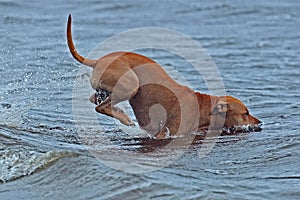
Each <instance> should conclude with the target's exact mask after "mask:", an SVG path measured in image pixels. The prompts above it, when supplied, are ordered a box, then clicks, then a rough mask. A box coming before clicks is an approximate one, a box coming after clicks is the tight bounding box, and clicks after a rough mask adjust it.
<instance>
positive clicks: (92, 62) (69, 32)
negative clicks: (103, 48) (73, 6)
mask: <svg viewBox="0 0 300 200" xmlns="http://www.w3.org/2000/svg"><path fill="white" fill-rule="evenodd" d="M71 24H72V17H71V14H70V15H69V18H68V24H67V40H68V47H69V50H70V53H71V54H72V56H73V57H74V58H75V59H76V60H77V61H78V62H80V63H82V64H84V65H87V66H90V67H92V68H94V67H95V65H96V60H90V59H87V58H84V57H82V56H81V55H80V54H78V53H77V51H76V48H75V45H74V43H73V39H72V30H71Z"/></svg>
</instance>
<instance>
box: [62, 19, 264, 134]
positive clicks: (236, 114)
mask: <svg viewBox="0 0 300 200" xmlns="http://www.w3.org/2000/svg"><path fill="white" fill-rule="evenodd" d="M67 40H68V46H69V49H70V52H71V54H72V56H73V57H74V58H75V59H76V60H77V61H79V62H80V63H82V64H85V65H87V66H90V67H92V68H93V73H92V76H91V85H92V87H93V88H94V89H95V90H96V93H95V94H93V95H92V96H91V97H90V101H91V102H92V103H94V104H96V111H97V112H99V113H102V114H105V115H108V116H111V117H114V118H116V119H118V120H119V121H120V122H122V123H123V124H125V125H134V123H133V122H132V120H131V119H130V117H128V116H127V115H126V114H125V113H124V112H123V111H122V110H121V109H119V108H117V107H116V106H115V105H116V104H118V103H120V102H122V101H126V100H128V101H129V103H130V105H131V107H132V109H133V112H134V114H135V117H136V119H137V121H138V124H139V126H140V127H141V128H142V129H144V130H146V131H147V132H148V133H150V134H152V135H155V137H156V138H165V137H166V136H167V135H168V134H171V135H184V134H187V133H190V132H193V131H197V130H204V129H214V130H223V129H224V128H225V129H226V130H230V131H237V130H238V129H243V130H244V129H246V128H247V129H248V130H253V131H259V130H260V126H259V124H260V123H261V122H260V121H259V120H258V119H256V118H254V117H253V116H251V115H250V114H249V111H248V109H247V107H246V106H245V105H244V104H243V103H242V102H241V101H239V100H238V99H236V98H233V97H230V96H221V97H217V96H210V95H206V94H200V93H199V92H194V91H193V90H192V89H190V88H188V87H185V86H182V85H179V84H178V83H177V82H175V81H174V80H173V79H172V78H171V77H170V76H169V75H168V74H167V73H166V72H165V71H164V70H163V69H162V67H161V66H160V65H159V64H157V63H156V62H155V61H153V60H151V59H150V58H147V57H145V56H142V55H139V54H137V53H132V52H114V53H110V54H108V55H106V56H103V57H101V58H99V59H98V60H90V59H86V58H84V57H82V56H81V55H79V54H78V53H77V51H76V49H75V46H74V44H73V40H72V33H71V15H70V16H69V18H68V24H67Z"/></svg>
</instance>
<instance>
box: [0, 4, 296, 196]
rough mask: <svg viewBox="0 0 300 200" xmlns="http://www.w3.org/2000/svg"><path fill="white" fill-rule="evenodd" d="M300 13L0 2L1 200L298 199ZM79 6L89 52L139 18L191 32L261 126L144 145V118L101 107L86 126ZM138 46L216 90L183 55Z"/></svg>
mask: <svg viewBox="0 0 300 200" xmlns="http://www.w3.org/2000/svg"><path fill="white" fill-rule="evenodd" d="M299 11H300V2H297V1H283V0H282V1H279V0H276V1H263V2H261V1H256V0H254V1H241V2H236V1H201V2H199V1H180V0H176V1H167V0H166V1H156V0H154V1H129V0H124V1H99V2H98V1H91V2H86V1H72V2H62V1H56V0H54V1H51V2H41V1H28V2H23V1H17V0H12V1H1V2H0V27H1V28H0V42H1V44H2V48H1V49H0V86H1V87H0V199H141V198H143V199H298V198H299V196H300V191H299V188H300V168H299V165H300V153H299V152H300V139H299V138H300V123H299V119H300V102H299V97H300V90H299V84H300V65H299V63H300V58H299V55H300V45H299V44H300V28H299V27H300V14H299V13H300V12H299ZM69 13H72V15H73V31H74V41H75V43H76V46H77V49H78V51H79V52H80V53H81V54H83V55H87V54H88V53H89V52H90V51H92V49H94V48H95V46H97V45H98V44H99V43H100V42H103V41H104V40H106V39H107V38H109V37H111V36H113V35H116V34H118V33H120V32H123V31H127V30H129V29H133V28H140V27H162V28H168V29H172V30H175V31H178V32H180V33H183V34H185V35H187V36H189V37H191V38H193V39H194V40H196V41H197V42H199V43H200V44H201V45H202V46H203V47H204V48H205V50H206V51H207V53H208V54H209V55H210V56H211V58H212V60H213V61H214V62H215V64H216V66H217V67H218V69H219V71H220V74H221V76H222V79H223V82H224V85H225V89H226V92H227V94H228V95H232V96H235V97H237V98H239V99H240V100H242V101H243V102H245V104H246V105H247V106H248V107H249V109H250V112H251V113H252V114H253V115H254V116H257V117H258V118H259V119H261V120H262V121H263V122H264V125H263V130H262V131H261V132H254V133H249V134H241V135H236V136H223V137H218V138H215V140H212V141H205V142H201V141H200V142H198V143H196V144H194V145H186V143H185V142H186V141H183V142H180V143H179V145H176V143H175V145H169V146H168V147H166V148H165V149H164V151H159V150H157V149H155V148H154V150H155V151H154V152H152V153H151V152H148V153H145V151H148V150H149V149H150V150H153V149H152V148H153V144H152V143H151V142H149V141H142V142H141V141H140V139H139V138H140V137H144V136H145V133H143V132H142V131H141V130H139V129H138V128H137V127H135V128H126V127H124V126H122V125H120V124H119V123H118V122H116V121H114V120H111V119H110V118H108V117H104V116H99V115H95V116H96V118H97V119H98V122H99V124H97V125H95V124H94V123H91V120H90V118H84V120H83V124H84V125H87V126H88V127H89V128H88V129H80V128H81V127H80V126H78V124H76V117H74V110H73V108H72V103H73V101H74V98H76V96H75V97H74V96H73V95H74V93H73V88H74V87H75V86H76V84H78V83H79V85H81V86H84V87H83V89H86V90H87V91H88V90H90V88H88V87H89V86H87V87H85V85H83V84H80V80H87V79H88V77H89V71H88V70H89V69H88V68H86V70H87V71H84V70H83V71H81V69H85V68H81V67H80V65H79V64H78V63H77V62H76V61H75V60H73V58H72V57H71V56H70V54H69V51H68V48H67V45H66V38H65V28H66V21H67V16H68V14H69ZM140 53H143V54H144V55H146V56H149V57H151V58H153V59H154V60H156V61H157V62H158V63H160V64H161V65H163V66H164V67H165V69H166V70H167V71H168V72H169V73H170V74H171V75H172V77H173V78H174V79H175V80H178V79H180V78H179V77H177V76H176V73H175V74H172V72H171V69H175V71H177V72H179V74H180V75H182V76H184V77H185V78H186V79H187V80H188V82H189V83H190V85H191V87H192V88H193V89H195V90H197V91H201V92H202V93H210V91H209V90H208V89H207V86H206V85H205V81H204V80H203V79H201V78H200V79H199V77H198V76H195V73H194V71H193V70H191V67H190V64H189V63H187V62H186V61H185V60H184V59H183V58H180V57H179V56H176V55H174V54H171V53H169V52H166V51H161V50H155V49H142V50H140ZM177 74H178V73H177ZM85 98H86V100H87V99H88V97H85ZM124 106H125V107H126V106H128V105H124ZM89 109H90V112H91V113H93V112H94V110H93V106H92V105H91V108H82V110H83V111H85V110H89ZM78 110H79V111H81V109H80V108H79V109H78ZM79 113H80V112H79ZM131 115H132V113H131ZM95 116H93V117H95ZM89 123H91V124H89ZM99 125H100V126H99ZM90 136H91V137H90ZM189 142H190V141H187V143H189ZM215 142H216V143H215ZM87 144H88V145H87ZM173 144H174V143H173ZM210 145H212V146H213V148H212V149H211V150H210V151H209V152H208V153H207V154H205V156H201V152H203V151H205V149H206V147H207V148H208V149H209V147H210ZM154 146H155V145H154ZM89 150H90V151H89Z"/></svg>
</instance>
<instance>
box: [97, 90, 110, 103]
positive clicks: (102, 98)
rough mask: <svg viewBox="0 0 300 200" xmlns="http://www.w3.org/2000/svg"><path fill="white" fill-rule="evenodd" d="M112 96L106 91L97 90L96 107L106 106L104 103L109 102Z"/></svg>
mask: <svg viewBox="0 0 300 200" xmlns="http://www.w3.org/2000/svg"><path fill="white" fill-rule="evenodd" d="M110 95H111V93H110V92H108V91H106V90H102V89H96V93H95V102H94V103H95V104H96V105H101V104H104V103H106V102H108V101H109V99H110Z"/></svg>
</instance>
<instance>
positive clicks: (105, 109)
mask: <svg viewBox="0 0 300 200" xmlns="http://www.w3.org/2000/svg"><path fill="white" fill-rule="evenodd" d="M95 110H96V111H97V112H98V113H102V114H105V115H107V116H110V117H113V118H116V119H118V120H119V121H120V122H121V123H122V124H125V125H127V126H134V125H135V124H134V122H133V121H132V120H131V118H130V117H129V116H127V115H126V114H125V113H124V111H123V110H121V109H120V108H118V107H115V106H113V105H112V104H111V103H108V104H105V105H98V106H96V108H95Z"/></svg>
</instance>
